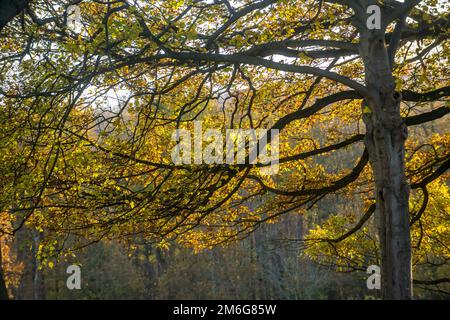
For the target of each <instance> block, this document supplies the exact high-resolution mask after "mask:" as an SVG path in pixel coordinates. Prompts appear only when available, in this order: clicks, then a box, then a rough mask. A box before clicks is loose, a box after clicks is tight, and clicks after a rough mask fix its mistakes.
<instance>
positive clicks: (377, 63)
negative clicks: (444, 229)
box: [360, 30, 412, 299]
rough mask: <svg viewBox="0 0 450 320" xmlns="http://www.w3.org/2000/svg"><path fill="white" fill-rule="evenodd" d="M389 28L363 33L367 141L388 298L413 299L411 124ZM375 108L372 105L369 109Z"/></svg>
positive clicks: (384, 289) (386, 295) (383, 277)
mask: <svg viewBox="0 0 450 320" xmlns="http://www.w3.org/2000/svg"><path fill="white" fill-rule="evenodd" d="M384 39H385V37H384V32H379V31H378V32H377V31H368V30H367V31H365V32H364V33H362V34H361V42H360V51H361V55H362V57H363V60H364V67H365V71H366V85H367V87H368V88H369V90H370V93H371V98H369V99H366V101H365V102H364V109H365V113H364V116H363V119H364V122H365V125H366V137H365V145H366V147H367V149H368V151H369V159H370V164H371V166H372V169H373V173H374V177H375V191H376V216H377V222H378V229H379V240H380V251H381V282H382V288H381V289H382V294H383V297H384V298H385V299H411V297H412V275H411V240H410V230H409V207H408V200H409V185H408V182H407V179H406V176H405V160H404V156H405V140H406V137H407V127H406V125H405V123H404V122H403V120H402V118H401V116H400V101H401V94H400V93H398V92H396V91H395V81H394V78H393V76H392V71H391V66H390V62H389V60H390V59H389V55H388V51H387V49H386V43H385V40H384ZM367 107H369V109H370V111H369V109H367Z"/></svg>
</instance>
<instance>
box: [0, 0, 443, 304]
mask: <svg viewBox="0 0 450 320" xmlns="http://www.w3.org/2000/svg"><path fill="white" fill-rule="evenodd" d="M373 5H375V6H376V8H379V12H380V16H379V19H380V20H379V25H378V24H377V23H374V24H373V25H372V24H371V23H369V22H368V21H369V20H370V21H372V20H373V19H375V20H374V21H376V19H377V16H376V13H377V12H378V11H377V9H374V7H373ZM442 5H443V8H441V6H442ZM63 9H64V7H63V6H61V7H58V6H56V5H54V4H51V3H48V2H46V1H36V3H34V4H33V6H32V7H31V8H30V10H29V15H28V16H27V17H25V18H24V19H25V21H24V22H23V23H22V26H21V25H20V24H18V23H16V24H12V25H11V26H10V29H9V30H8V32H9V36H10V38H9V39H8V41H7V42H6V44H5V45H3V46H2V54H4V55H5V59H3V62H2V64H3V66H4V68H5V69H6V67H8V66H13V65H14V66H16V64H15V63H16V62H17V61H19V60H20V61H21V63H20V64H19V65H18V66H17V69H16V67H15V68H14V69H10V71H9V72H6V73H5V74H4V75H2V76H3V79H2V80H4V81H3V82H4V85H3V87H2V90H1V91H0V94H2V95H3V99H4V106H5V107H6V108H7V109H9V110H15V109H20V110H21V111H23V113H22V114H20V113H19V115H18V116H17V123H23V124H25V126H26V127H29V132H28V134H29V136H30V137H33V139H31V140H30V141H26V142H25V143H24V144H23V145H22V146H21V148H22V150H23V151H24V154H32V155H33V157H32V158H34V159H36V161H35V163H33V165H32V166H30V165H29V164H27V168H31V169H30V173H29V174H30V176H29V177H33V181H34V182H35V185H34V186H35V188H33V189H34V190H35V192H29V194H31V196H28V197H22V198H20V197H19V199H14V201H15V205H16V206H17V208H18V209H15V212H21V213H22V214H21V215H19V223H18V227H17V228H16V229H15V230H19V229H20V228H21V226H23V225H24V224H25V223H30V224H32V225H33V224H34V225H43V226H45V229H46V230H52V231H54V232H56V234H59V235H60V236H61V235H62V234H65V233H71V234H78V233H79V232H82V231H80V230H88V231H87V233H88V235H89V238H94V239H102V238H103V237H105V236H106V235H111V236H112V237H129V236H130V235H134V234H136V233H141V234H143V235H145V236H148V237H153V236H162V237H165V238H167V239H169V238H171V239H174V238H179V239H180V240H181V241H182V242H189V243H192V244H194V245H197V246H201V244H200V243H201V242H206V243H207V246H208V245H211V244H218V243H222V242H225V241H229V240H231V239H236V238H239V237H241V236H245V234H247V233H248V232H251V231H253V230H254V229H255V228H257V227H258V225H259V224H261V223H263V222H267V221H274V220H276V217H277V216H279V215H281V214H285V213H288V212H290V211H292V210H296V209H299V208H307V207H308V206H313V205H314V204H316V203H317V202H318V201H320V200H321V199H323V198H324V197H326V196H327V195H330V194H334V193H338V192H349V190H353V191H361V190H356V189H357V187H356V186H357V185H358V183H361V181H366V182H370V183H373V192H374V195H375V196H374V197H375V204H374V205H373V204H372V203H369V205H368V206H367V208H366V209H367V213H366V214H365V215H364V217H367V218H368V217H370V215H371V214H372V213H373V212H376V216H377V220H378V227H379V236H378V238H379V242H380V257H381V266H382V280H383V286H382V287H383V292H384V297H385V298H388V299H410V298H411V296H412V270H411V240H410V219H411V217H410V210H409V189H410V187H411V184H410V183H409V182H408V178H409V179H411V178H414V177H419V178H420V179H421V180H420V181H417V182H416V185H415V186H417V187H418V188H422V189H423V190H426V186H427V184H429V183H431V182H432V181H434V180H435V179H437V178H439V177H440V176H441V175H442V174H444V173H445V172H446V170H447V169H448V166H449V161H450V160H449V159H450V158H449V152H448V150H446V149H444V150H443V154H439V156H436V157H434V158H433V159H432V160H431V161H430V162H429V163H428V168H431V169H433V168H434V170H433V171H432V172H426V173H427V175H423V172H422V171H417V172H415V173H413V175H412V176H407V173H408V172H407V171H406V169H405V152H406V149H405V141H406V139H407V131H408V127H411V126H415V125H418V124H423V123H426V122H429V121H433V120H436V119H439V118H441V117H444V116H446V115H447V114H448V113H449V108H448V106H446V105H443V104H442V103H440V101H442V100H443V99H444V98H445V97H447V96H448V95H449V92H450V90H449V86H448V79H447V78H446V77H445V67H444V66H445V63H447V62H448V60H447V59H448V57H447V56H445V54H444V53H445V52H448V50H447V51H446V49H448V44H447V42H446V39H447V37H448V30H447V25H448V14H447V13H446V9H448V7H447V6H446V5H445V4H441V3H439V2H436V1H431V0H430V1H422V2H421V1H418V0H417V1H416V0H412V1H405V2H404V3H400V2H397V1H384V2H383V3H381V2H377V1H372V0H364V1H352V0H335V1H312V0H311V1H303V2H300V1H288V0H285V1H276V0H261V1H234V2H229V1H226V0H224V1H214V2H213V3H210V2H207V1H199V0H192V1H184V2H179V1H164V2H163V1H161V2H160V1H155V2H153V3H141V2H140V1H119V2H116V3H106V4H104V3H100V2H96V1H92V2H86V3H81V4H80V9H81V21H80V23H81V25H82V26H83V27H82V29H83V32H80V33H77V31H74V30H69V29H67V28H65V27H62V26H63V25H64V18H63V17H64V14H65V13H64V10H63ZM373 10H374V11H373ZM44 12H50V13H51V14H53V15H54V17H53V18H52V19H50V20H48V19H49V18H48V17H47V16H46V15H48V14H47V13H44ZM40 15H42V17H39V16H40ZM46 19H47V20H46ZM371 19H372V20H371ZM43 21H46V23H43ZM372 26H375V28H372ZM12 32H15V34H12ZM25 44H26V45H25ZM424 45H425V47H423V46H424ZM17 48H22V50H21V54H19V55H18V54H17V52H16V51H18V49H17ZM23 57H28V59H27V60H26V61H22V60H21V59H22V58H23ZM18 72H22V73H23V74H25V75H27V76H26V77H23V78H22V79H20V80H19V79H17V73H18ZM111 92H112V93H114V94H115V95H116V101H117V104H116V105H114V106H112V107H109V108H107V104H108V101H112V100H114V98H111V95H110V93H111ZM124 92H125V93H124ZM107 96H108V98H106V101H105V102H104V103H100V102H99V101H98V99H99V98H100V97H107ZM313 98H315V101H314V100H313ZM430 102H436V103H434V104H432V105H431V110H429V111H423V110H424V108H425V106H430ZM409 104H411V106H410V105H409ZM19 105H20V107H19V108H18V106H19ZM92 106H95V107H94V108H93V107H92ZM227 108H228V110H229V111H230V112H227ZM358 109H359V110H358ZM100 110H103V111H104V112H99V111H100ZM105 110H106V111H105ZM214 110H216V111H217V110H219V111H221V112H220V113H219V115H222V114H223V117H222V118H221V117H219V116H218V115H217V112H216V113H215V112H214ZM21 117H22V118H21ZM200 118H201V119H202V120H203V121H204V125H205V126H208V127H214V126H215V127H220V128H221V129H225V125H228V126H229V127H231V128H233V127H239V128H272V129H279V130H282V135H283V134H284V135H285V136H284V137H282V138H283V140H282V141H281V146H282V148H281V150H282V155H281V158H280V165H281V174H280V175H278V176H277V177H273V178H270V177H265V176H261V175H259V174H258V173H257V169H258V168H260V167H262V166H263V165H250V164H246V165H240V166H228V165H190V166H181V167H180V166H175V165H174V164H173V163H171V161H170V160H168V153H170V149H169V150H168V149H167V146H168V145H170V143H171V141H170V136H171V132H172V131H173V130H174V129H177V128H180V127H182V126H184V125H185V124H186V127H189V126H190V125H191V123H192V122H193V121H194V120H197V119H200ZM361 118H362V120H363V123H364V126H365V130H360V127H359V124H358V122H359V120H360V119H361ZM335 119H340V120H341V123H333V121H334V120H335ZM224 120H225V121H224ZM340 129H342V130H340ZM17 130H18V129H17ZM314 130H320V132H322V137H323V136H326V139H325V141H322V143H323V144H324V146H319V147H317V146H316V142H319V141H318V138H316V137H314ZM324 132H325V133H326V134H323V133H324ZM52 137H54V138H53V139H52ZM150 139H151V140H150ZM306 139H309V140H306ZM149 140H150V141H151V142H150V141H149ZM271 140H272V136H270V135H269V136H268V143H271ZM322 140H323V138H322ZM304 141H310V144H308V143H305V142H304ZM362 141H364V146H365V147H364V148H363V150H361V146H360V145H359V144H360V142H362ZM322 143H320V144H322ZM344 148H347V150H348V149H351V150H352V152H355V151H357V150H359V152H360V154H361V156H360V158H359V160H357V161H356V165H355V166H354V167H353V168H352V169H350V170H349V169H348V168H342V170H341V171H343V172H346V174H344V175H342V174H333V173H329V172H325V171H324V168H323V167H322V166H320V164H318V163H317V162H312V161H311V158H312V157H315V156H319V157H320V156H321V155H326V154H329V153H330V152H333V151H339V150H345V149H344ZM37 149H40V150H41V153H40V156H39V157H38V156H37V154H36V153H35V152H36V150H37ZM44 150H45V152H44ZM28 159H30V157H28ZM353 162H354V161H353ZM368 163H370V168H371V171H370V170H369V169H368V168H366V167H367V164H368ZM347 171H348V173H347ZM371 175H373V180H372V176H371ZM80 176H81V177H83V178H81V179H80ZM371 191H372V190H371ZM261 195H264V198H262V199H264V200H265V201H266V202H265V203H263V204H258V205H257V206H256V207H254V206H253V208H251V207H252V206H251V205H249V202H250V201H254V199H255V198H258V197H260V196H261ZM370 198H371V196H369V195H368V194H367V191H365V197H364V200H367V201H366V202H370V200H371V199H370ZM372 200H373V199H372ZM30 203H31V205H30ZM424 205H425V207H426V205H427V203H426V201H425V196H424ZM2 210H3V209H2ZM80 212H82V213H83V215H82V216H80V215H77V214H78V213H80ZM413 218H414V217H413ZM20 220H21V221H20ZM62 221H64V223H63V222H62ZM365 221H367V219H366V220H363V221H362V223H361V224H359V225H357V227H358V228H357V229H359V228H360V227H362V226H363V225H364V222H365ZM214 226H218V228H214ZM196 227H198V228H197V229H195V228H196ZM195 230H200V232H196V231H195ZM53 240H54V239H53V238H52V241H53Z"/></svg>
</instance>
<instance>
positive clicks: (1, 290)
mask: <svg viewBox="0 0 450 320" xmlns="http://www.w3.org/2000/svg"><path fill="white" fill-rule="evenodd" d="M0 300H9V296H8V290H7V289H6V282H5V277H4V276H3V259H2V240H1V238H0Z"/></svg>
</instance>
